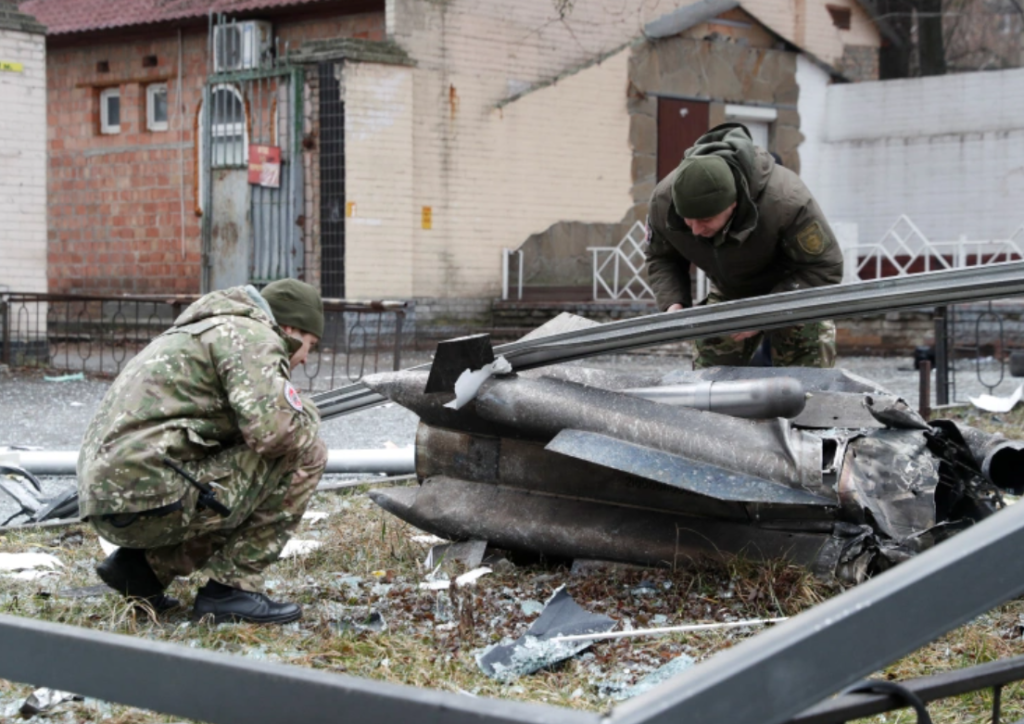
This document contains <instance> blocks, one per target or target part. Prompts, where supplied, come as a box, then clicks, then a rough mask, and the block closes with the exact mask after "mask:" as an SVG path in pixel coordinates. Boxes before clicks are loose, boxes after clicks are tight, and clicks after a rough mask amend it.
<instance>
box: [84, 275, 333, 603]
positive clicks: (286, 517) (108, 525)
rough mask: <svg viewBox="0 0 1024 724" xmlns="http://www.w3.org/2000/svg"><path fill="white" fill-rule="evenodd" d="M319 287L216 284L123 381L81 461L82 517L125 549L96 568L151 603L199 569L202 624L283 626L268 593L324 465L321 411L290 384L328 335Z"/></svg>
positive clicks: (95, 424) (104, 406) (88, 436)
mask: <svg viewBox="0 0 1024 724" xmlns="http://www.w3.org/2000/svg"><path fill="white" fill-rule="evenodd" d="M323 328H324V315H323V302H322V301H321V299H320V294H319V293H318V292H317V291H316V289H314V288H313V287H311V286H310V285H308V284H305V283H304V282H300V281H297V280H294V279H284V280H281V281H276V282H273V283H271V284H269V285H268V286H267V287H266V288H265V289H264V290H263V292H262V293H260V292H258V291H257V290H256V289H255V288H254V287H251V286H247V287H234V288H232V289H226V290H223V291H218V292H212V293H210V294H207V295H205V296H204V297H202V298H201V299H199V300H198V301H197V302H195V303H194V304H192V305H191V306H190V307H189V308H188V309H186V310H185V311H184V313H182V315H181V316H180V317H178V319H176V320H175V322H174V324H173V326H172V327H171V328H170V329H169V330H167V331H166V332H164V333H163V334H161V335H160V336H159V337H157V338H156V339H155V340H153V342H152V343H150V344H149V346H147V347H146V348H145V349H144V350H142V352H141V353H139V355H138V356H137V357H135V358H134V359H133V360H131V362H129V363H128V364H127V365H126V366H125V368H124V371H122V372H121V374H120V375H118V377H117V379H116V380H115V381H114V383H113V385H112V386H111V388H110V390H109V391H108V392H107V394H106V397H104V399H103V402H102V403H101V405H100V409H99V412H97V414H96V417H95V418H94V419H93V421H92V423H91V424H90V425H89V429H88V430H87V431H86V433H85V439H84V441H83V443H82V450H81V453H80V455H79V458H78V492H79V497H80V511H81V512H80V514H81V517H82V520H83V521H86V520H87V521H88V522H89V523H91V524H92V526H93V527H94V528H95V529H96V531H97V532H98V533H99V534H100V535H101V536H103V537H104V538H106V539H107V540H109V541H111V542H113V543H116V544H117V545H119V546H121V548H119V549H118V550H117V551H115V552H114V553H113V554H111V555H110V556H108V557H107V559H106V560H104V561H103V562H102V563H100V564H99V566H98V567H97V568H96V572H97V573H98V574H99V576H100V578H101V579H103V581H104V582H105V583H106V584H107V585H108V586H110V587H111V588H113V589H115V590H116V591H118V592H119V593H121V594H122V595H124V596H127V597H130V598H137V599H142V600H143V601H144V602H146V603H147V604H148V605H150V606H152V608H153V609H154V610H156V611H164V610H167V609H169V608H173V607H175V606H177V605H178V601H176V600H175V599H173V598H170V597H169V596H167V595H165V594H164V591H165V590H166V588H167V586H168V585H170V583H171V581H172V580H174V578H175V577H176V576H188V575H190V574H191V573H193V572H194V571H196V570H200V569H201V570H202V572H203V573H204V574H206V575H207V576H209V581H208V582H207V583H206V585H205V586H203V587H202V588H200V589H199V592H198V593H197V595H196V599H195V606H194V608H193V612H192V615H193V618H195V619H199V618H202V617H204V616H211V617H212V619H213V621H214V622H215V623H222V622H225V621H250V622H255V623H287V622H289V621H294V620H296V619H298V618H299V617H300V616H301V615H302V609H301V608H300V607H299V606H298V605H297V604H294V603H278V602H275V601H272V600H271V599H269V598H268V597H267V596H266V595H264V594H263V593H261V592H260V589H261V588H262V585H263V580H262V572H263V570H264V569H265V568H266V567H267V566H269V565H270V564H271V563H273V562H274V561H276V560H277V559H278V558H279V557H280V555H281V550H282V549H283V548H284V545H285V543H286V542H287V541H288V538H289V535H290V534H291V531H292V530H293V529H294V528H295V526H296V525H298V523H299V520H300V519H301V518H302V513H303V512H304V511H305V509H306V505H307V504H308V502H309V499H310V497H311V496H312V494H313V491H314V490H315V489H316V486H317V483H318V482H319V480H320V476H321V475H322V474H323V471H324V467H325V466H326V463H327V447H326V445H324V443H323V441H322V440H321V439H320V438H319V437H318V435H317V431H318V429H319V425H320V415H319V413H318V412H317V410H316V408H315V407H314V406H313V404H312V402H311V401H310V400H309V399H308V398H307V397H305V396H303V395H300V394H299V392H298V391H297V390H296V389H295V387H294V386H293V385H292V383H291V379H290V376H291V370H292V369H294V368H295V367H296V366H297V365H299V364H303V363H304V362H305V360H306V356H307V355H308V354H309V350H310V347H311V346H312V345H313V344H315V343H316V342H317V341H319V338H320V337H321V336H322V335H323Z"/></svg>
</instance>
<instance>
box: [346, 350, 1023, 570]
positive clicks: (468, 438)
mask: <svg viewBox="0 0 1024 724" xmlns="http://www.w3.org/2000/svg"><path fill="white" fill-rule="evenodd" d="M428 377H429V372H428V370H406V371H403V372H395V373H383V374H378V375H373V376H371V377H368V378H366V379H365V380H364V383H365V384H366V385H367V387H368V388H369V389H371V390H373V391H374V392H375V393H377V394H380V395H382V396H383V397H385V398H388V399H390V400H392V401H394V402H396V403H398V404H401V405H403V406H405V407H407V408H408V409H410V410H412V411H413V412H415V413H416V414H417V415H419V417H420V426H419V429H418V431H417V436H416V475H417V478H418V480H419V483H420V485H419V486H417V487H414V488H408V487H399V488H388V489H382V490H375V491H371V492H370V496H371V498H372V499H373V500H374V501H375V502H376V503H377V504H378V505H380V506H381V507H382V508H384V509H385V510H387V511H389V512H391V513H392V514H394V515H396V516H398V517H399V518H402V519H403V520H406V521H408V522H410V523H412V524H413V525H415V526H416V527H418V528H420V529H422V530H424V531H427V532H429V533H432V534H434V535H438V536H440V537H442V538H445V539H448V540H470V539H480V540H487V541H489V542H490V544H491V545H492V546H494V547H496V548H502V549H507V550H513V551H526V552H532V553H541V554H544V555H546V556H549V557H564V558H572V559H576V558H586V559H603V560H610V561H619V562H623V563H633V564H640V565H648V566H677V565H681V564H685V563H686V562H687V561H689V560H692V559H697V558H700V557H705V556H711V557H716V556H721V555H730V554H737V555H743V556H747V557H752V558H776V557H782V558H786V559H789V560H791V561H794V562H796V563H799V564H802V565H805V566H807V567H809V568H810V569H812V570H813V571H814V572H816V573H817V574H819V575H823V576H837V577H839V578H840V579H843V580H847V581H853V582H856V581H860V580H863V579H864V578H865V577H867V576H869V575H872V574H873V573H876V572H879V571H882V570H885V569H886V568H888V567H890V566H892V565H894V564H896V563H898V562H900V561H902V560H905V559H907V558H909V557H910V556H913V555H915V554H916V553H919V552H920V551H922V550H924V549H926V548H928V547H931V546H933V545H935V544H936V543H938V542H940V541H942V540H944V539H946V538H947V537H949V536H950V535H952V534H954V533H955V532H957V531H959V530H962V529H963V528H965V527H967V526H969V525H971V524H973V523H974V522H976V521H978V520H981V519H982V518H985V517H987V516H988V515H991V514H992V513H993V512H995V511H997V510H999V509H1000V508H1002V507H1003V505H1004V503H1003V501H1002V496H1001V491H1003V490H1011V491H1015V490H1019V489H1020V488H1022V487H1024V465H1022V463H1024V443H1021V442H1017V441H1011V440H1006V439H1005V438H1003V437H1002V436H999V435H989V434H987V433H984V432H982V431H980V430H976V429H973V428H970V427H968V426H965V425H960V424H958V423H953V422H949V421H937V422H932V423H929V422H926V421H925V420H924V419H923V418H921V417H920V416H919V415H918V414H917V413H916V412H915V411H914V410H912V409H910V408H909V407H908V406H907V405H906V403H904V402H903V401H902V400H900V399H899V398H897V397H896V396H894V395H892V394H890V393H888V392H886V391H885V390H884V389H882V388H880V387H879V386H878V385H877V384H875V383H873V382H871V381H870V380H864V379H862V378H858V377H856V376H853V375H850V374H848V373H846V372H843V371H842V370H820V369H813V370H812V369H801V368H786V369H782V370H774V369H768V370H765V369H750V368H746V369H742V370H741V369H738V368H716V369H711V370H700V371H696V372H673V373H672V374H670V375H666V376H664V377H662V378H661V379H656V380H650V379H648V380H642V381H639V384H638V379H637V376H635V375H616V374H614V373H608V372H605V371H601V370H588V369H586V368H583V367H577V366H568V365H566V366H556V367H553V368H549V369H546V370H543V371H541V370H533V371H528V372H525V373H522V374H511V375H505V376H499V377H491V378H489V379H488V380H486V381H485V382H484V383H483V384H482V385H481V387H480V389H479V391H478V393H477V396H476V399H475V400H473V401H472V402H471V403H469V404H466V405H465V406H464V407H462V408H461V409H459V410H454V409H451V408H449V407H446V406H445V405H446V403H447V402H449V401H450V399H451V398H452V393H451V391H439V392H433V393H428V392H425V389H426V387H427V380H428ZM716 388H717V389H719V390H725V391H726V394H723V395H722V396H721V398H720V400H726V401H727V402H726V403H723V404H721V405H719V406H718V407H717V408H716V409H717V411H716V410H713V409H709V408H712V407H715V405H714V404H713V402H712V400H713V399H714V398H715V390H716ZM680 391H682V392H680ZM819 398H823V399H824V400H825V401H826V404H816V403H815V400H816V399H819ZM737 400H740V402H737ZM804 401H806V405H802V404H797V403H802V402H804ZM670 403H671V404H670ZM681 403H685V404H689V405H691V406H683V404H681ZM726 411H729V412H731V413H733V414H726ZM780 413H784V414H786V415H789V416H790V417H791V419H786V418H785V417H781V416H779V415H780ZM751 418H753V419H751Z"/></svg>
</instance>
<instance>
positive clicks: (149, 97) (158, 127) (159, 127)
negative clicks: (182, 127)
mask: <svg viewBox="0 0 1024 724" xmlns="http://www.w3.org/2000/svg"><path fill="white" fill-rule="evenodd" d="M161 92H162V93H163V95H164V99H165V100H164V108H165V109H166V113H167V116H166V117H165V118H164V119H163V120H162V121H159V120H157V118H156V96H157V95H158V94H159V93H161ZM168 101H169V96H168V94H167V84H166V83H150V84H149V85H147V86H146V130H149V131H155V132H160V131H166V130H167V129H168V128H170V123H169V121H170V116H171V106H170V103H169V102H168Z"/></svg>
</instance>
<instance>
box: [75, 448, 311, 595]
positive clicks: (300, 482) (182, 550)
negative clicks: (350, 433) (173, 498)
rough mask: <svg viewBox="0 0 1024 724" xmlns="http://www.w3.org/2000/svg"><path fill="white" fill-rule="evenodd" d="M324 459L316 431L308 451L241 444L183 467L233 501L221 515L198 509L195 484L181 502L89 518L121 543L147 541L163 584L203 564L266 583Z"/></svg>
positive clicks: (244, 583) (240, 581)
mask: <svg viewBox="0 0 1024 724" xmlns="http://www.w3.org/2000/svg"><path fill="white" fill-rule="evenodd" d="M326 465H327V446H326V445H325V444H324V442H323V441H322V440H320V439H319V438H317V440H316V443H315V444H313V445H311V446H310V447H309V448H307V449H306V450H305V451H302V452H299V453H293V454H290V455H285V456H284V457H281V458H278V459H276V460H267V459H265V458H262V457H260V456H259V455H257V454H256V453H255V452H253V451H252V449H250V448H249V447H247V446H245V445H239V446H237V447H233V448H229V449H227V450H223V451H221V452H219V453H217V454H216V455H213V456H211V457H209V458H205V459H203V460H198V461H194V462H191V463H187V464H185V465H184V466H183V467H184V468H185V469H186V470H187V471H188V472H189V473H190V474H191V475H192V476H193V477H194V478H196V479H197V480H199V481H200V482H204V483H209V484H212V486H213V488H214V490H215V491H216V493H217V500H219V501H220V502H222V503H224V505H226V506H227V507H228V508H230V509H231V515H230V516H228V517H226V518H222V517H221V516H220V515H218V514H217V513H214V512H213V511H212V510H210V509H209V508H204V509H202V510H197V509H196V502H197V500H198V497H199V491H198V490H197V489H196V487H195V486H194V485H189V489H188V492H187V493H186V495H185V497H184V498H182V501H181V502H182V508H181V510H177V511H175V512H173V513H171V514H169V515H165V516H160V517H146V516H140V517H138V518H136V519H135V520H134V521H133V522H131V523H129V524H127V525H124V524H123V523H122V525H124V527H118V526H117V525H115V523H116V522H119V521H118V520H117V519H116V518H115V520H114V521H110V520H103V519H102V518H100V517H99V516H95V517H92V518H90V523H92V525H93V527H94V528H95V529H96V531H97V532H98V533H99V534H100V535H101V536H103V537H104V538H106V539H107V540H109V541H110V542H111V543H115V544H117V545H119V546H125V547H126V548H144V549H145V550H146V560H147V561H148V562H149V565H150V567H152V569H153V572H154V573H155V574H156V576H157V578H158V579H159V580H160V582H161V583H162V584H163V585H164V586H165V587H166V586H168V585H170V583H171V581H173V580H174V578H175V577H177V576H188V575H191V574H192V573H193V572H194V571H196V570H200V569H202V572H203V573H204V574H206V575H208V576H209V577H210V578H212V579H213V580H215V581H219V582H221V583H223V584H225V585H228V586H233V587H235V588H242V589H245V590H248V591H259V590H261V589H262V588H263V570H264V569H265V568H266V567H267V566H269V565H270V564H271V563H273V562H274V561H276V560H277V559H278V558H279V557H280V555H281V551H282V550H283V549H284V546H285V544H286V543H287V542H288V538H289V537H290V535H291V532H292V531H293V530H294V529H295V527H296V526H297V525H298V524H299V521H300V520H301V519H302V514H303V513H304V512H305V510H306V506H307V505H308V504H309V499H310V498H311V497H312V495H313V492H314V491H315V490H316V486H317V483H318V482H319V481H320V477H321V476H322V475H323V472H324V468H325V467H326Z"/></svg>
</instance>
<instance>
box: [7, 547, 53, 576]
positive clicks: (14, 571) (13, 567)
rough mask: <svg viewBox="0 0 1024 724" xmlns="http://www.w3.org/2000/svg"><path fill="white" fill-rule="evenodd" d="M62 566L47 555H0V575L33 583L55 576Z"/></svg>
mask: <svg viewBox="0 0 1024 724" xmlns="http://www.w3.org/2000/svg"><path fill="white" fill-rule="evenodd" d="M63 567H64V564H63V563H61V562H60V560H59V559H58V558H56V557H54V556H52V555H50V554H49V553H0V575H4V576H5V577H8V578H17V579H19V580H23V581H34V580H36V579H38V578H44V577H45V576H52V575H56V574H57V570H56V569H57V568H63Z"/></svg>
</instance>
